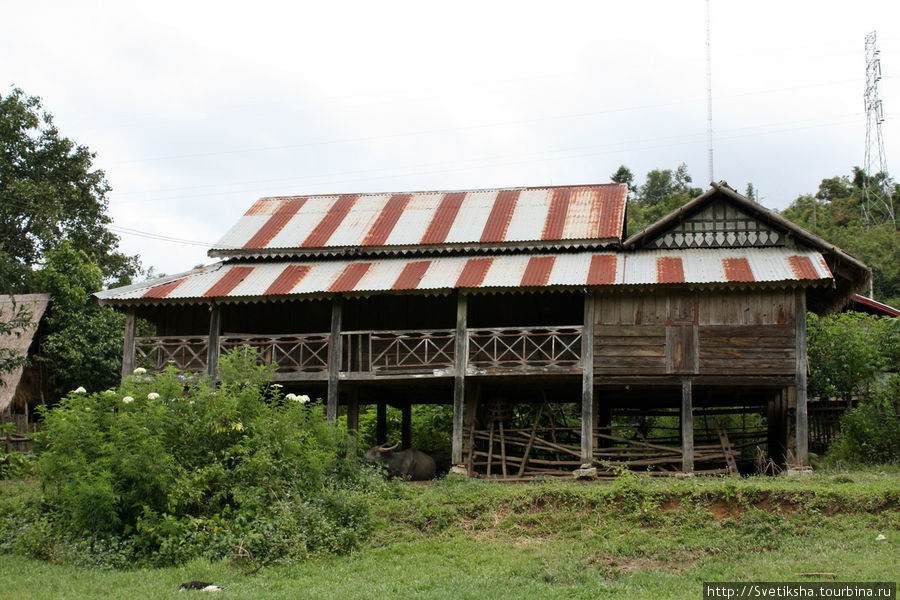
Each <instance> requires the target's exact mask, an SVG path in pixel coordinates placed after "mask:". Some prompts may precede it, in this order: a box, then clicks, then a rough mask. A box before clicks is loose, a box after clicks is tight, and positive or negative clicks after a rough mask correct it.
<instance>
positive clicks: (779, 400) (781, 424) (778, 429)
mask: <svg viewBox="0 0 900 600" xmlns="http://www.w3.org/2000/svg"><path fill="white" fill-rule="evenodd" d="M787 395H788V391H787V389H782V390H780V391H779V392H778V393H776V394H775V395H774V397H773V398H772V399H771V400H769V410H768V413H767V420H768V446H769V458H771V459H772V460H773V461H775V463H776V464H779V465H784V464H785V461H786V460H787V457H786V451H787V428H786V425H787V423H785V419H786V418H787V410H786V409H785V407H786V405H787Z"/></svg>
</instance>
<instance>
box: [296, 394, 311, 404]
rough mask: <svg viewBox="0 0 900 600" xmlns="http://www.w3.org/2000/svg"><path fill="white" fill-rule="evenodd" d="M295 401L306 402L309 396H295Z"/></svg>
mask: <svg viewBox="0 0 900 600" xmlns="http://www.w3.org/2000/svg"><path fill="white" fill-rule="evenodd" d="M297 401H298V402H300V404H306V403H307V402H309V396H307V395H306V394H303V395H302V396H300V397H299V398H297Z"/></svg>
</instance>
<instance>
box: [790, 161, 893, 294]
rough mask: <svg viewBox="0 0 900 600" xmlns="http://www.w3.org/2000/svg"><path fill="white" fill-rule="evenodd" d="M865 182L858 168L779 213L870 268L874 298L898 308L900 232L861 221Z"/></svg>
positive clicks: (886, 225)
mask: <svg viewBox="0 0 900 600" xmlns="http://www.w3.org/2000/svg"><path fill="white" fill-rule="evenodd" d="M865 179H866V176H865V174H864V173H863V172H862V171H861V170H860V169H859V168H858V167H856V168H854V170H853V173H852V175H851V176H838V177H831V178H829V179H823V180H822V183H820V184H819V190H818V192H816V194H815V195H803V196H800V197H799V198H797V199H796V200H795V201H794V202H793V203H792V204H791V205H790V206H789V207H788V208H787V209H785V210H784V211H783V213H782V214H783V215H784V216H785V217H786V218H788V219H790V220H791V221H793V222H794V223H797V224H798V225H800V226H802V227H805V228H806V229H809V230H810V231H812V232H813V233H815V234H816V235H818V236H820V237H822V238H824V239H826V240H828V241H829V242H830V243H832V244H834V245H836V246H838V247H839V248H841V249H843V250H845V251H847V252H849V253H850V254H852V255H853V256H855V257H856V258H858V259H859V260H861V261H862V262H864V263H865V264H867V265H868V266H870V267H872V272H873V275H874V278H875V285H874V295H875V298H876V299H878V300H879V301H881V302H885V303H887V304H891V305H900V231H898V230H897V228H896V227H895V225H894V224H893V223H889V222H882V223H880V224H874V225H872V224H870V225H866V224H865V223H863V222H862V219H861V215H862V197H863V189H862V186H863V182H864V181H865ZM895 187H896V192H895V194H894V197H895V198H897V197H900V186H895Z"/></svg>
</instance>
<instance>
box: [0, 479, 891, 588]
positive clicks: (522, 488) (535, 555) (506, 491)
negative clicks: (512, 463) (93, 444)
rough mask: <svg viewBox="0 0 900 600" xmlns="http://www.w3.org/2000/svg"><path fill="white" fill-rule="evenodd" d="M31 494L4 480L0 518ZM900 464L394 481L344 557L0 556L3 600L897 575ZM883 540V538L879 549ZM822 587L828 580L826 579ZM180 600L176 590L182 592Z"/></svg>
mask: <svg viewBox="0 0 900 600" xmlns="http://www.w3.org/2000/svg"><path fill="white" fill-rule="evenodd" d="M35 488H36V486H35V485H33V484H30V485H29V484H22V483H14V484H10V483H6V482H4V484H3V485H2V486H0V510H3V507H4V506H5V505H9V504H10V503H12V502H14V498H15V497H21V495H23V494H24V495H28V494H36V493H37V492H36V489H35ZM898 505H900V470H897V469H892V470H888V471H887V472H879V471H866V472H861V471H859V472H852V473H847V474H833V473H832V474H829V473H823V474H816V475H813V476H810V477H799V478H768V479H766V478H750V479H742V480H730V479H692V480H669V479H667V480H649V479H642V478H637V477H625V478H623V479H621V480H618V481H616V482H612V483H597V484H577V483H556V482H545V483H532V484H521V485H504V484H497V483H493V484H491V483H485V482H480V481H444V482H437V483H435V484H433V485H424V486H423V485H414V484H390V485H388V486H387V487H386V488H385V490H383V492H382V493H381V494H380V495H379V496H378V497H377V498H376V499H374V500H373V507H372V508H373V514H374V518H375V522H376V528H375V533H374V535H373V537H372V539H371V540H370V541H369V542H368V543H367V544H366V546H365V547H363V548H362V549H360V550H359V551H357V552H355V553H354V554H352V555H349V556H319V557H314V558H311V559H309V560H307V561H304V562H301V563H297V564H292V565H276V566H270V567H266V568H264V569H263V570H261V571H260V572H259V573H257V574H255V575H244V574H243V573H242V572H241V571H240V570H238V569H235V568H232V567H229V566H228V564H227V563H226V562H218V563H208V562H200V561H198V562H193V563H189V564H187V565H183V566H181V567H178V568H168V569H153V570H140V571H114V570H97V569H86V568H79V567H72V566H65V565H58V564H51V563H47V562H42V561H36V560H31V559H27V558H23V557H20V556H9V555H6V556H0V595H2V597H3V598H9V599H14V598H42V599H43V598H147V599H154V598H170V597H172V595H173V594H174V593H177V589H178V585H179V584H180V583H181V582H183V581H187V580H191V579H205V580H208V581H213V582H215V583H218V584H220V585H224V586H226V587H227V588H228V589H227V596H226V597H228V598H254V599H255V598H273V599H279V598H323V599H328V598H334V599H342V600H343V599H346V598H372V599H376V598H377V599H378V600H384V599H385V598H435V599H437V598H441V599H444V598H463V599H466V598H472V599H475V598H477V599H479V600H484V599H485V598H516V599H519V598H566V599H568V598H600V597H602V598H691V599H694V600H695V599H696V598H699V597H701V584H702V582H704V581H731V580H742V581H796V580H798V579H800V577H799V576H798V573H809V572H828V573H835V574H836V576H837V577H836V581H854V580H861V581H893V580H895V579H896V573H897V563H898V556H900V553H898V544H900V534H898V531H900V506H898ZM879 534H884V535H886V536H887V538H888V539H887V540H885V541H875V538H876V536H878V535H879ZM829 581H830V579H829ZM176 597H181V596H176Z"/></svg>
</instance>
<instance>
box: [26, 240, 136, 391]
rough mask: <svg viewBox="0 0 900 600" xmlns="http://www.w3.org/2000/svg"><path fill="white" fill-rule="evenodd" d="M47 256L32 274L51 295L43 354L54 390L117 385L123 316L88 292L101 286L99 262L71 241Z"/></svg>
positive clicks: (102, 388)
mask: <svg viewBox="0 0 900 600" xmlns="http://www.w3.org/2000/svg"><path fill="white" fill-rule="evenodd" d="M45 260H46V262H45V264H44V265H43V266H42V267H41V268H40V270H38V271H36V272H35V273H34V275H33V278H34V284H35V286H36V287H37V288H38V289H40V290H41V291H43V292H49V293H50V294H51V296H52V310H51V313H50V317H49V318H48V319H47V325H48V331H49V333H48V334H47V336H46V337H45V339H44V343H43V346H42V351H41V354H42V360H44V361H46V363H47V365H48V367H49V371H50V373H51V377H52V380H53V385H54V387H55V389H56V391H57V392H58V393H59V394H60V395H64V394H65V393H66V392H68V391H70V390H73V389H75V388H78V387H84V388H87V389H88V390H104V389H107V388H109V387H112V386H114V385H116V384H117V383H118V381H119V368H120V365H121V360H122V338H123V335H124V333H123V332H124V326H125V317H124V315H122V314H120V313H117V312H116V311H114V310H113V309H111V308H106V307H101V306H99V305H98V304H97V302H96V301H95V300H94V299H93V298H92V297H91V294H93V293H94V292H96V291H99V290H100V289H101V288H102V286H103V273H102V271H101V269H100V267H99V266H97V265H96V264H95V263H93V262H92V261H91V258H90V257H89V256H88V255H87V253H85V252H84V251H83V250H79V249H77V248H75V246H74V244H72V243H71V242H69V241H63V242H61V243H60V244H58V245H57V246H56V248H54V249H52V250H48V251H47V253H46V257H45Z"/></svg>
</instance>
